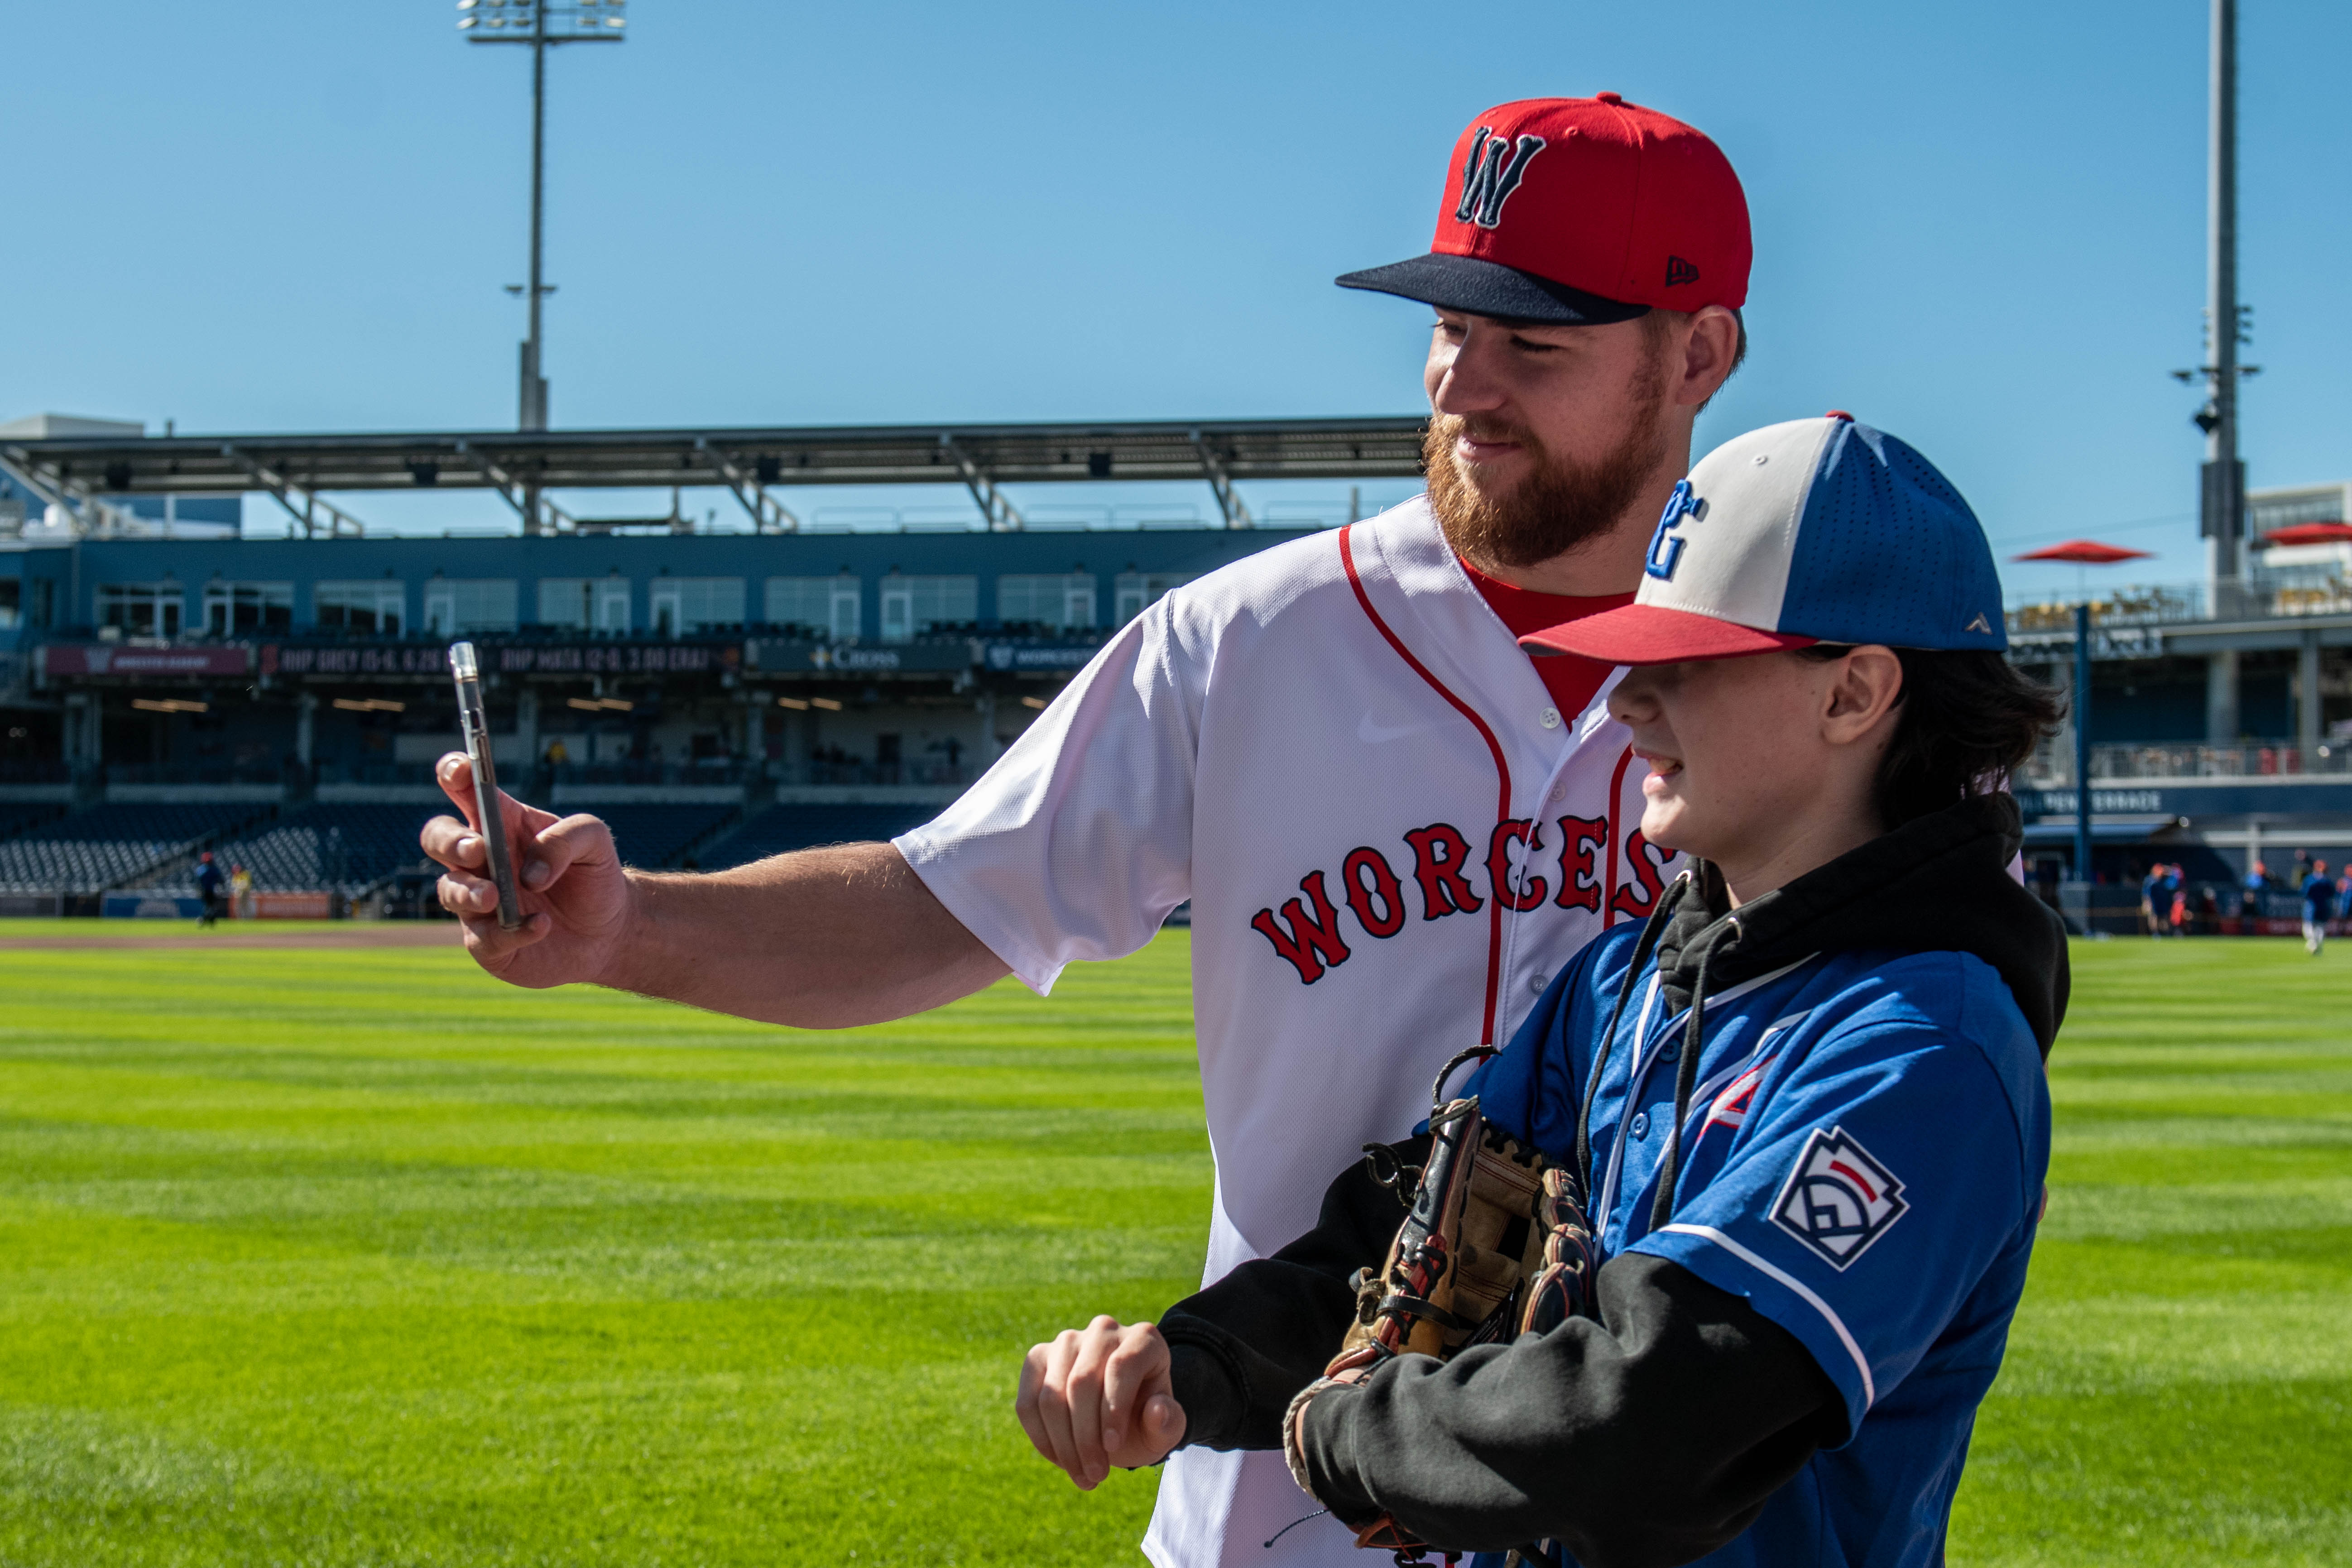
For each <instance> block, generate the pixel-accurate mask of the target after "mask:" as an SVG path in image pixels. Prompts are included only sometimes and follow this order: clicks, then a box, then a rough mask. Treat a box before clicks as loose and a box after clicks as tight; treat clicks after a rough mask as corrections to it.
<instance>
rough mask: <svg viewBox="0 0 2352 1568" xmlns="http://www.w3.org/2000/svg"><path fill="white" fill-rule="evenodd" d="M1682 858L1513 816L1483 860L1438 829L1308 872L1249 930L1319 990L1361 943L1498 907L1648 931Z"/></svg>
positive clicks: (1570, 819)
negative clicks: (1589, 917) (1669, 869)
mask: <svg viewBox="0 0 2352 1568" xmlns="http://www.w3.org/2000/svg"><path fill="white" fill-rule="evenodd" d="M1391 856H1393V857H1394V858H1391ZM1612 856H1614V857H1615V858H1616V864H1615V866H1614V875H1612V865H1611V861H1612ZM1673 858H1674V856H1673V853H1672V851H1669V850H1665V849H1662V848H1660V847H1658V846H1656V845H1654V844H1652V843H1650V842H1649V841H1648V840H1647V839H1645V838H1643V837H1642V833H1641V830H1640V829H1639V828H1635V829H1634V830H1633V831H1632V832H1630V833H1628V834H1626V835H1625V841H1624V843H1623V844H1622V846H1612V845H1611V843H1610V840H1609V819H1608V818H1606V817H1601V816H1560V817H1555V818H1553V819H1552V820H1551V821H1550V822H1548V823H1547V822H1542V821H1538V820H1536V819H1533V818H1528V817H1507V818H1506V819H1504V820H1503V821H1501V822H1498V823H1496V824H1495V826H1494V827H1493V828H1492V829H1491V830H1490V831H1489V832H1487V834H1486V844H1485V847H1484V849H1483V851H1482V850H1481V849H1480V848H1479V847H1477V846H1476V845H1475V844H1474V842H1473V841H1472V839H1471V837H1470V835H1469V834H1468V833H1466V832H1465V831H1464V830H1463V829H1461V828H1459V827H1456V826H1454V825H1453V824H1452V823H1450V822H1433V823H1431V824H1430V825H1429V826H1426V827H1416V828H1412V829H1411V830H1409V831H1407V832H1405V833H1402V834H1401V835H1399V836H1398V847H1395V848H1393V849H1383V848H1381V847H1378V846H1374V845H1370V844H1364V845H1359V846H1358V847H1355V848H1353V849H1350V850H1349V851H1348V852H1347V854H1346V855H1344V856H1343V857H1341V858H1340V860H1339V871H1338V873H1337V875H1336V876H1335V875H1333V874H1331V873H1329V872H1328V871H1327V870H1326V869H1325V868H1321V867H1318V868H1316V869H1314V870H1311V871H1309V872H1307V875H1305V876H1304V877H1301V878H1300V879H1298V897H1297V898H1293V899H1286V900H1283V901H1282V903H1281V905H1280V907H1279V908H1278V909H1276V908H1269V909H1263V910H1258V912H1257V913H1256V914H1255V915H1253V916H1252V917H1251V918H1250V927H1251V929H1252V930H1254V931H1256V932H1257V933H1258V934H1259V935H1261V936H1263V937H1265V940H1266V941H1267V942H1269V943H1270V944H1271V945H1272V946H1273V949H1274V952H1275V954H1276V956H1277V957H1278V958H1280V959H1281V960H1282V961H1283V962H1285V963H1288V964H1289V965H1290V966H1291V967H1292V968H1293V969H1295V970H1297V973H1298V979H1299V982H1300V984H1306V985H1312V984H1315V983H1316V982H1317V981H1318V980H1320V979H1322V978H1323V976H1324V974H1325V973H1328V971H1330V970H1333V969H1337V968H1338V967H1339V965H1341V964H1343V963H1347V962H1348V960H1349V959H1350V958H1352V957H1353V956H1355V952H1356V948H1355V947H1354V946H1353V945H1351V943H1352V942H1360V941H1361V940H1362V939H1364V938H1366V937H1370V938H1373V939H1375V940H1378V941H1386V940H1388V939H1390V938H1391V937H1394V936H1397V935H1399V934H1401V933H1402V932H1404V931H1407V930H1408V929H1409V928H1411V927H1413V926H1418V925H1422V924H1425V923H1426V922H1428V921H1441V920H1444V919H1446V918H1447V917H1449V916H1452V915H1467V914H1475V913H1477V912H1478V911H1479V910H1483V909H1485V908H1486V904H1487V901H1488V900H1494V901H1495V902H1496V903H1499V904H1500V905H1501V906H1502V907H1503V909H1504V910H1506V911H1507V912H1508V913H1511V914H1528V913H1530V912H1532V911H1534V910H1541V909H1544V908H1546V907H1547V906H1549V907H1550V908H1553V909H1559V910H1584V911H1585V912H1587V913H1589V914H1597V915H1600V916H1601V923H1602V924H1603V925H1604V926H1606V925H1610V924H1613V923H1614V922H1615V921H1619V920H1636V921H1638V920H1646V919H1648V918H1649V914H1650V911H1651V910H1654V909H1655V908H1656V907H1657V902H1658V895H1659V894H1660V893H1662V892H1664V890H1665V885H1666V870H1665V868H1666V865H1667V863H1668V862H1669V861H1670V860H1672V859H1673Z"/></svg>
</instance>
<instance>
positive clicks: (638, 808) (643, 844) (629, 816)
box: [579, 803, 742, 868]
mask: <svg viewBox="0 0 2352 1568" xmlns="http://www.w3.org/2000/svg"><path fill="white" fill-rule="evenodd" d="M579 809H580V810H582V811H586V812H592V813H593V814H594V815H596V816H601V817H603V818H604V822H605V825H606V826H609V827H611V828H612V830H613V842H614V844H616V845H618V846H619V847H620V851H621V858H622V859H623V860H624V861H625V862H626V863H628V864H629V865H632V866H646V867H656V868H657V867H664V866H674V865H676V864H677V862H678V861H679V860H680V859H681V858H684V857H685V855H686V854H687V852H688V850H690V849H692V848H693V847H696V846H697V845H698V844H699V843H700V842H701V841H702V840H703V839H705V838H707V837H709V836H710V835H711V834H713V833H715V832H717V831H718V830H719V829H720V828H722V827H724V826H727V824H728V823H729V822H730V821H731V820H733V818H734V817H735V816H736V815H737V814H738V813H739V812H740V810H741V809H742V808H741V807H740V806H737V805H637V804H635V803H632V804H629V805H583V806H582V807H580V808H579Z"/></svg>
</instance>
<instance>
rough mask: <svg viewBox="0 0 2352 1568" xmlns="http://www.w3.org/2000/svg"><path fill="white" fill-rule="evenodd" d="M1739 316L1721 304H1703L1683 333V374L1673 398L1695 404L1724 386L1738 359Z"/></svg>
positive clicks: (1697, 404) (1685, 404)
mask: <svg viewBox="0 0 2352 1568" xmlns="http://www.w3.org/2000/svg"><path fill="white" fill-rule="evenodd" d="M1738 356H1739V318H1738V317H1737V316H1734V315H1733V314H1732V313H1731V312H1730V311H1729V310H1725V309H1724V308H1723V307H1722V306H1721V305H1706V306H1702V307H1701V308H1700V309H1699V310H1698V311H1697V312H1696V314H1694V315H1693V316H1692V317H1691V319H1690V327H1689V330H1688V331H1687V332H1686V333H1685V334H1684V336H1683V363H1682V374H1681V375H1680V376H1679V377H1678V378H1677V379H1676V382H1675V395H1674V400H1675V403H1676V404H1678V405H1682V406H1684V407H1686V408H1696V407H1699V406H1701V405H1704V404H1705V403H1706V401H1707V400H1708V399H1709V398H1711V397H1713V396H1714V395H1716V394H1717V392H1719V391H1721V390H1722V389H1723V384H1724V383H1725V382H1727V381H1728V380H1730V379H1731V372H1732V369H1733V367H1734V366H1736V365H1737V364H1738Z"/></svg>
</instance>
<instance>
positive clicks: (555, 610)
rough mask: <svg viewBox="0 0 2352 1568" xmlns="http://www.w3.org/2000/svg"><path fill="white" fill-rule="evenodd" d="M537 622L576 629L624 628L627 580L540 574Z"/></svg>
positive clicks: (621, 630)
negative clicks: (543, 575) (545, 575)
mask: <svg viewBox="0 0 2352 1568" xmlns="http://www.w3.org/2000/svg"><path fill="white" fill-rule="evenodd" d="M539 624H540V625H541V626H569V627H571V628H572V629H574V630H577V631H599V632H625V631H627V630H628V629H629V580H628V579H627V578H626V577H541V579H540V580H539Z"/></svg>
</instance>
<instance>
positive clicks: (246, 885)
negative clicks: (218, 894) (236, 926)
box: [228, 865, 253, 921]
mask: <svg viewBox="0 0 2352 1568" xmlns="http://www.w3.org/2000/svg"><path fill="white" fill-rule="evenodd" d="M228 918H229V919H231V920H233V921H249V920H251V919H253V873H252V872H251V871H249V870H247V868H245V867H243V866H236V865H232V866H231V867H229V868H228Z"/></svg>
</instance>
